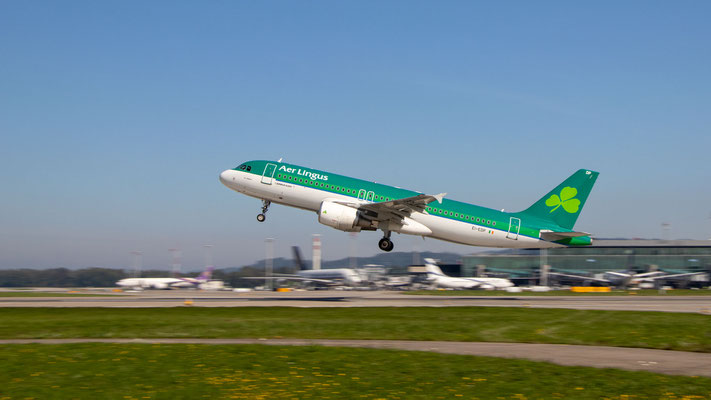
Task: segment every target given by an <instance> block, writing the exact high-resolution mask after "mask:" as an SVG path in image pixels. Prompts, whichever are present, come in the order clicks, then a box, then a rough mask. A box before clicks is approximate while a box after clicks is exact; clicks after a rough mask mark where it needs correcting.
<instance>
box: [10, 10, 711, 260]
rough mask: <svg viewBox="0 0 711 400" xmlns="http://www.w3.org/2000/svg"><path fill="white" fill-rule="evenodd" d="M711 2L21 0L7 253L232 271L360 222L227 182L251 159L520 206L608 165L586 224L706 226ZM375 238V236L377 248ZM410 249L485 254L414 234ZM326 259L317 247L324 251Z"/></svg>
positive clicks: (697, 232)
mask: <svg viewBox="0 0 711 400" xmlns="http://www.w3.org/2000/svg"><path fill="white" fill-rule="evenodd" d="M710 11H711V3H709V2H705V1H688V2H681V3H674V2H653V1H626V2H613V1H601V2H594V3H590V4H581V3H578V2H565V1H542V2H524V1H510V2H488V3H483V2H470V1H462V2H457V1H449V2H413V1H402V2H399V1H391V2H377V1H365V2H360V1H359V2H355V1H354V2H330V1H324V2H319V1H312V2H289V1H284V2H274V1H266V2H247V1H242V2H240V1H213V2H197V1H194V2H181V1H152V2H142V1H115V2H112V1H107V2H94V1H72V2H51V1H31V2H26V1H6V2H2V3H1V4H0V54H2V62H0V134H1V135H2V136H1V137H2V146H0V179H2V187H3V189H2V192H1V193H2V196H0V268H17V267H31V268H44V267H91V266H106V267H125V266H128V265H130V263H131V259H130V255H129V252H130V251H133V250H140V251H142V252H143V254H144V265H145V266H146V267H157V268H166V269H167V268H169V265H170V254H169V252H168V249H169V248H180V249H182V253H183V264H184V265H185V268H186V269H192V268H198V267H199V266H200V265H202V264H203V260H204V258H203V257H204V254H203V245H205V244H212V245H214V246H215V247H214V262H215V264H216V265H217V266H218V267H225V266H234V265H243V264H245V263H249V262H252V261H254V260H256V259H259V258H263V257H264V252H265V251H264V238H266V237H274V238H276V242H275V250H276V254H277V255H278V256H279V255H281V256H288V255H289V247H290V246H291V245H300V246H302V247H304V248H307V247H308V246H309V244H310V238H311V234H314V233H318V234H322V235H323V242H324V257H325V258H327V259H335V258H340V257H345V256H347V255H348V254H349V252H350V248H351V239H350V238H349V236H348V234H346V233H343V232H338V231H335V230H332V229H331V228H328V227H325V226H322V225H319V224H318V222H317V219H316V215H315V214H311V213H307V212H304V211H299V210H295V209H287V208H284V207H278V206H274V207H272V209H271V210H270V211H269V215H268V217H269V218H268V220H267V222H266V223H264V224H259V223H258V222H257V221H256V219H255V216H256V214H257V213H258V211H259V201H258V200H256V199H251V198H248V197H244V196H241V195H238V194H236V193H234V192H231V191H230V190H228V189H227V188H225V187H223V186H222V185H221V184H220V183H219V181H218V174H219V172H220V171H222V170H224V169H227V168H231V167H234V166H236V165H238V164H239V163H241V162H243V161H245V160H250V159H277V158H280V157H284V159H285V160H286V161H289V162H292V163H295V164H300V165H308V166H311V167H313V168H317V169H322V170H326V171H331V172H334V173H340V174H345V175H351V176H355V177H360V178H367V179H372V180H376V181H378V182H382V183H386V184H393V185H398V186H402V187H406V188H410V189H414V190H419V191H423V192H428V193H440V192H448V193H449V197H450V198H453V199H456V200H460V201H467V202H472V203H475V204H479V205H483V206H487V207H492V208H497V209H500V208H505V209H507V210H519V209H523V208H525V207H527V206H528V205H530V204H532V203H533V202H534V201H536V200H537V199H538V198H539V197H540V196H542V195H543V194H544V193H546V192H547V191H548V190H549V189H550V188H552V187H554V186H555V185H557V184H558V183H559V182H560V181H562V180H563V179H564V178H565V177H567V176H568V175H569V174H570V173H572V172H573V171H574V170H577V169H578V168H588V169H594V170H597V171H600V173H601V175H600V178H599V179H598V182H597V185H596V187H595V188H594V190H593V192H592V194H591V196H590V199H589V201H588V203H587V205H586V207H585V210H584V211H583V213H582V216H581V217H580V219H579V220H578V224H577V225H576V228H577V229H580V230H584V231H587V232H592V233H594V234H595V235H596V236H598V237H643V238H653V237H660V236H662V229H661V224H662V223H663V222H666V223H669V224H671V225H670V226H671V228H670V231H669V236H670V237H672V238H692V239H708V238H710V237H711V201H710V200H711V185H709V181H711V179H710V178H711V167H709V148H710V147H711V146H710V145H711V132H709V131H710V127H711V79H710V75H709V71H711V45H710V44H709V43H711V25H709V24H708V15H710V14H711V13H710ZM379 237H380V235H379V234H378V233H373V232H364V233H361V234H359V235H358V236H357V238H356V239H355V241H356V243H357V245H356V248H357V251H358V252H359V253H360V254H365V255H370V254H375V253H376V252H378V250H377V246H376V243H377V240H378V239H379ZM394 239H395V245H396V250H404V251H411V250H413V249H416V250H423V251H424V250H435V251H439V250H447V251H455V252H459V253H469V252H472V251H476V250H477V249H476V248H471V247H466V246H460V245H454V244H448V243H444V242H439V241H435V240H426V241H423V240H422V239H421V238H413V237H409V236H404V235H396V236H395V237H394ZM307 253H308V252H307Z"/></svg>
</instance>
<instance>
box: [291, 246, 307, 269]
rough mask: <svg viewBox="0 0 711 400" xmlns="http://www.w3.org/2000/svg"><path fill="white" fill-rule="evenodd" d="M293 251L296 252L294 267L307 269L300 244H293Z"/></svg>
mask: <svg viewBox="0 0 711 400" xmlns="http://www.w3.org/2000/svg"><path fill="white" fill-rule="evenodd" d="M291 251H292V253H294V267H296V270H297V271H303V270H305V269H306V266H305V265H304V260H302V259H301V250H300V249H299V247H298V246H291Z"/></svg>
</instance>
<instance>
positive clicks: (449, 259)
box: [225, 251, 462, 272]
mask: <svg viewBox="0 0 711 400" xmlns="http://www.w3.org/2000/svg"><path fill="white" fill-rule="evenodd" d="M414 254H415V253H409V252H402V251H401V252H397V251H396V252H392V253H381V254H377V255H374V256H371V257H356V258H355V264H356V266H358V267H362V266H364V265H367V264H378V265H382V266H385V267H405V266H408V265H412V264H413V262H414V261H415V260H414V258H415V257H413V255H414ZM425 258H434V259H437V260H440V261H441V262H442V263H444V264H459V263H461V262H462V255H461V254H457V253H436V252H430V251H424V252H421V253H419V263H420V264H422V263H423V262H424V261H423V260H424V259H425ZM265 262H266V260H260V261H257V262H256V263H254V264H251V265H246V266H245V267H250V268H256V269H264V266H265ZM304 263H305V264H306V266H307V267H309V268H310V267H311V260H304ZM272 265H273V267H274V269H281V268H292V267H293V266H294V260H293V259H289V258H283V257H279V258H275V259H273V260H272ZM350 266H351V259H350V258H348V257H347V258H341V259H338V260H331V261H325V260H324V261H321V268H349V267H350ZM238 269H240V268H228V269H226V270H225V271H228V272H229V271H234V270H238Z"/></svg>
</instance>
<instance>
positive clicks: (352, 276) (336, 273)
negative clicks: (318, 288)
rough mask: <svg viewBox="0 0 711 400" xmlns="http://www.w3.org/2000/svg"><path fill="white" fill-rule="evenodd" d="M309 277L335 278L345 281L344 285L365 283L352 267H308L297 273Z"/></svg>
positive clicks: (335, 280) (336, 280) (334, 279)
mask: <svg viewBox="0 0 711 400" xmlns="http://www.w3.org/2000/svg"><path fill="white" fill-rule="evenodd" d="M296 274H297V275H298V276H300V277H303V278H307V279H319V280H320V279H323V280H333V281H334V282H338V281H340V282H343V284H344V285H348V286H358V285H360V284H361V283H363V280H362V279H361V277H360V275H358V273H357V272H356V271H355V270H352V269H350V268H326V269H306V270H303V271H299V272H297V273H296Z"/></svg>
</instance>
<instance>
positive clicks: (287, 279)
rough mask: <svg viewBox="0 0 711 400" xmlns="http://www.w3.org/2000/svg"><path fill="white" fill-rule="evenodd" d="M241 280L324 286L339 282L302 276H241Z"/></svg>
mask: <svg viewBox="0 0 711 400" xmlns="http://www.w3.org/2000/svg"><path fill="white" fill-rule="evenodd" d="M239 279H254V280H265V279H270V280H284V281H307V282H317V283H323V284H336V283H337V282H336V281H335V280H334V279H318V278H304V277H302V276H292V275H289V276H270V277H265V276H241V277H239Z"/></svg>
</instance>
